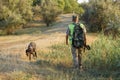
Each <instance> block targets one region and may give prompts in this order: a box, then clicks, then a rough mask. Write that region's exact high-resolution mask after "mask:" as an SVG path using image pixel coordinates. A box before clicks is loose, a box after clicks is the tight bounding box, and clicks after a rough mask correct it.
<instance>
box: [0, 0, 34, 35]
mask: <svg viewBox="0 0 120 80" xmlns="http://www.w3.org/2000/svg"><path fill="white" fill-rule="evenodd" d="M0 2H1V3H0V27H2V28H4V29H5V31H6V34H12V33H13V32H14V30H15V29H16V28H18V27H20V25H21V24H25V23H26V22H27V21H29V20H31V19H32V6H31V4H32V1H31V0H7V1H5V0H0Z"/></svg>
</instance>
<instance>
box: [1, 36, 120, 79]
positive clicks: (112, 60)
mask: <svg viewBox="0 0 120 80" xmlns="http://www.w3.org/2000/svg"><path fill="white" fill-rule="evenodd" d="M119 41H120V40H119V39H117V40H112V39H108V38H105V37H103V36H100V37H99V39H98V40H96V41H95V42H94V43H93V44H92V45H91V50H90V51H86V53H84V54H83V66H84V67H85V70H84V71H83V72H80V71H79V70H78V69H73V68H72V54H71V52H70V47H68V46H66V45H65V44H55V45H53V46H51V47H49V48H50V51H49V52H44V51H38V59H37V60H36V61H31V62H25V61H24V60H21V59H20V55H18V56H16V55H10V54H7V55H5V54H3V55H1V56H0V64H1V65H0V73H3V74H6V75H7V77H6V78H5V80H119V79H120V76H119V74H120V63H119V60H120V54H119V52H120V47H119V46H120V42H119Z"/></svg>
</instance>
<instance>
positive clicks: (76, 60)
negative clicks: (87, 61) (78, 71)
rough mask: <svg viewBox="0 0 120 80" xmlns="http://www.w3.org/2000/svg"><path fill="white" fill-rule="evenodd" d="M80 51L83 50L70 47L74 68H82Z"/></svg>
mask: <svg viewBox="0 0 120 80" xmlns="http://www.w3.org/2000/svg"><path fill="white" fill-rule="evenodd" d="M82 49H83V48H79V49H77V48H75V47H73V46H71V52H72V57H73V66H74V67H80V66H82Z"/></svg>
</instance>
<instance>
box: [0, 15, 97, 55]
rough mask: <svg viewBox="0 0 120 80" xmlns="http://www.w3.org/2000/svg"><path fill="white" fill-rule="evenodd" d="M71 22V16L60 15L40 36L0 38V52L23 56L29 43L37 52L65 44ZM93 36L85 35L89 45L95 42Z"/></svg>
mask: <svg viewBox="0 0 120 80" xmlns="http://www.w3.org/2000/svg"><path fill="white" fill-rule="evenodd" d="M70 22H71V14H65V15H61V16H60V17H59V22H58V23H57V24H55V25H54V26H52V27H50V28H49V29H44V31H43V32H42V33H41V34H40V35H19V36H4V37H0V52H1V53H12V54H16V53H17V54H18V53H19V54H24V52H25V49H26V47H27V45H28V44H29V42H31V41H34V42H36V43H37V50H44V51H47V50H48V47H49V46H51V45H53V44H56V43H63V42H65V32H66V29H67V25H68V24H69V23H70ZM95 38H96V37H95V36H93V35H87V40H88V41H87V42H88V43H89V44H90V43H92V42H93V41H94V40H95Z"/></svg>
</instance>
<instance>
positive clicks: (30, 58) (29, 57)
mask: <svg viewBox="0 0 120 80" xmlns="http://www.w3.org/2000/svg"><path fill="white" fill-rule="evenodd" d="M29 60H30V61H31V53H29Z"/></svg>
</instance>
